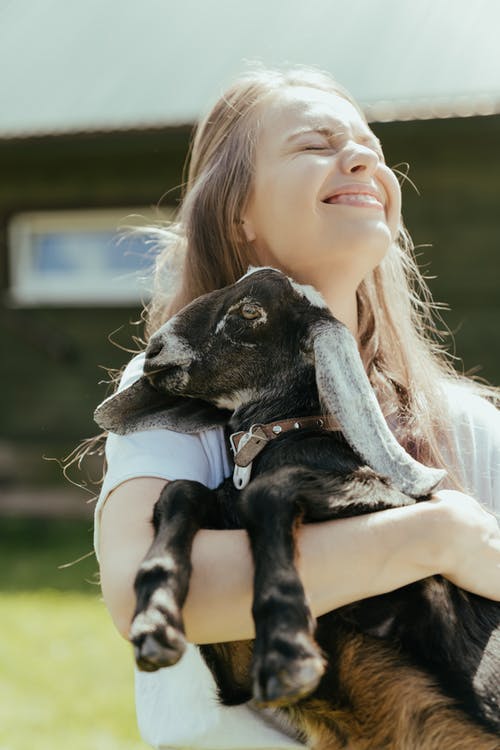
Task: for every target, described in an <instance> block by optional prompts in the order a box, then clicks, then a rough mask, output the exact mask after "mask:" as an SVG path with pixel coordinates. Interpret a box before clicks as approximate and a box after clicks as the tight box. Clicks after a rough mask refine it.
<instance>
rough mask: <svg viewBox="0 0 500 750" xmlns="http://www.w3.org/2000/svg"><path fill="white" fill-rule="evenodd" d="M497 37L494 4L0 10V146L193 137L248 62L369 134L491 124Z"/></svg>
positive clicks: (54, 5) (94, 0) (58, 4)
mask: <svg viewBox="0 0 500 750" xmlns="http://www.w3.org/2000/svg"><path fill="white" fill-rule="evenodd" d="M499 30H500V3H499V2H497V0H474V2H470V0H418V2H415V0H349V2H348V3H347V2H345V0H252V1H251V2H243V1H242V0H176V1H175V2H174V0H105V2H103V0H85V2H81V0H3V1H2V3H1V5H0V70H1V71H2V75H1V76H0V101H1V102H2V106H1V107H0V138H12V137H28V136H35V135H47V134H61V133H75V132H88V131H114V130H128V129H143V128H161V127H169V126H176V125H182V124H191V123H193V122H195V121H196V120H197V119H198V117H199V116H200V114H201V113H202V112H204V111H205V110H206V109H207V107H208V106H209V105H210V104H211V102H212V101H213V100H215V99H216V98H217V97H218V96H219V94H220V93H221V91H222V90H223V89H224V87H225V86H226V85H227V84H228V83H229V82H230V81H231V80H232V79H233V78H234V77H235V76H236V75H238V74H239V73H241V72H242V71H244V70H245V66H246V64H247V61H257V60H259V61H262V62H264V63H265V64H269V65H283V64H290V63H292V64H308V65H315V66H318V67H321V68H324V69H326V70H329V71H330V72H332V73H333V75H334V76H335V77H336V78H337V80H338V81H340V83H342V84H343V85H344V86H346V87H347V88H348V89H349V90H350V91H351V92H352V93H353V94H354V95H355V97H356V98H357V99H358V101H360V102H361V103H362V104H363V106H364V108H365V111H366V113H367V116H368V118H369V119H370V120H372V121H373V120H378V121H383V120H398V119H419V118H429V117H449V116H467V115H476V114H494V113H499V112H500V44H499V43H498V33H499Z"/></svg>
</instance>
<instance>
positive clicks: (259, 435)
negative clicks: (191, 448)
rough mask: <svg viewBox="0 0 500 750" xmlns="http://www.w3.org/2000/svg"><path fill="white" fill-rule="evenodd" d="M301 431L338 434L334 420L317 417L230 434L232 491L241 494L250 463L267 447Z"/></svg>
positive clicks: (250, 468) (287, 420) (249, 471)
mask: <svg viewBox="0 0 500 750" xmlns="http://www.w3.org/2000/svg"><path fill="white" fill-rule="evenodd" d="M302 429H317V430H318V429H319V430H329V431H331V432H341V431H342V430H341V427H340V425H339V423H338V422H337V420H336V419H335V418H334V417H330V416H319V417H298V418H296V419H281V420H278V421H276V422H267V423H266V424H253V425H252V426H251V427H250V429H249V430H247V432H233V434H232V435H230V436H229V443H230V445H231V450H232V452H233V456H234V472H233V483H234V486H235V487H236V489H238V490H242V489H243V488H244V487H246V486H247V484H248V482H249V481H250V474H251V472H252V461H253V460H254V459H255V458H256V456H258V455H259V453H260V452H261V451H262V450H264V448H265V447H266V445H267V443H269V442H270V441H271V440H274V439H275V438H277V437H279V436H280V435H282V434H283V433H285V432H289V431H291V430H294V431H295V430H302Z"/></svg>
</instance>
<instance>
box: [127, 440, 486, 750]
mask: <svg viewBox="0 0 500 750" xmlns="http://www.w3.org/2000/svg"><path fill="white" fill-rule="evenodd" d="M186 484H189V486H190V491H191V490H192V489H193V485H195V484H196V483H192V482H189V483H186V482H184V481H181V482H174V483H172V484H170V485H167V488H166V490H165V491H164V496H163V498H162V500H161V501H160V505H159V507H158V511H157V512H158V514H159V516H158V518H157V519H156V524H157V529H158V532H157V537H156V543H157V544H159V545H161V546H162V547H163V549H165V546H164V545H165V544H166V545H167V547H168V548H169V551H170V552H172V549H173V547H175V546H177V545H176V543H175V542H174V541H173V538H172V537H170V539H169V540H168V541H167V540H165V539H164V538H163V539H162V530H163V531H166V530H167V529H168V530H169V532H171V530H172V516H171V513H172V507H171V505H172V504H171V500H169V497H170V498H172V497H174V496H175V495H179V499H178V500H177V502H176V503H174V505H176V506H177V507H176V508H175V510H174V512H175V515H176V516H177V518H179V516H182V515H183V514H189V516H190V518H191V520H192V517H193V506H194V504H196V505H197V508H198V511H197V516H198V521H197V522H196V523H197V525H199V526H204V527H208V528H218V529H222V528H242V527H243V528H246V529H247V530H248V532H249V536H250V542H251V544H252V549H253V557H254V560H256V561H260V567H259V566H257V568H256V578H255V588H256V602H257V604H256V606H254V617H255V619H256V623H257V622H265V623H266V627H265V630H264V632H263V633H260V634H259V633H258V638H260V642H264V644H265V646H264V652H265V653H264V654H261V653H259V658H260V659H261V661H262V664H261V667H260V668H259V666H257V667H256V666H255V661H256V655H255V653H254V649H253V644H251V643H249V642H242V643H239V642H238V643H225V644H219V645H210V646H202V647H201V651H202V654H203V655H204V658H205V660H206V661H207V664H208V665H209V667H210V669H211V671H212V673H213V674H214V677H215V680H216V683H217V685H218V690H219V695H220V699H221V700H222V702H224V703H226V704H229V705H235V704H238V703H242V702H244V701H248V700H250V699H251V698H252V695H255V692H256V682H257V683H259V682H260V684H261V689H262V691H263V693H264V694H263V695H262V699H263V701H264V702H266V703H267V704H273V702H274V703H276V705H277V706H278V708H273V709H272V711H273V714H274V717H275V718H277V719H278V720H279V721H281V722H285V724H286V725H287V728H288V729H289V730H290V729H291V730H293V731H295V732H297V733H298V736H299V737H301V738H302V739H305V740H306V741H307V742H308V743H309V744H311V743H312V744H313V746H314V747H315V748H318V750H319V749H320V748H321V750H323V748H325V749H326V748H328V750H336V749H337V748H339V749H340V748H351V747H352V748H356V750H358V748H359V750H364V749H365V748H366V750H368V748H370V750H372V749H373V748H387V750H389V749H390V750H402V749H404V748H408V750H410V748H411V749H412V750H417V749H419V748H422V749H424V748H425V750H438V748H439V750H466V748H467V749H469V748H471V747H472V743H474V747H475V750H483V748H484V750H493V749H495V750H498V748H500V740H498V739H496V738H495V735H494V734H493V733H492V732H499V731H500V716H499V710H498V692H499V686H498V684H497V682H498V673H495V671H494V667H493V655H494V654H495V653H496V654H497V653H498V647H499V645H500V644H499V643H498V640H497V641H496V642H495V641H494V639H499V638H500V631H499V629H498V625H499V622H500V606H499V605H498V604H495V603H493V602H490V601H489V600H484V599H482V598H481V597H476V596H474V595H471V594H468V593H466V592H464V591H461V590H459V589H457V588H456V587H455V586H453V585H452V584H450V583H449V582H448V581H446V580H444V579H441V578H440V577H435V578H432V579H426V580H425V581H421V582H418V583H415V584H412V585H411V586H406V587H404V588H402V589H399V590H397V591H395V592H392V593H390V594H386V595H383V596H379V597H374V598H372V599H368V600H364V601H361V602H357V603H356V604H353V605H349V606H346V607H343V608H341V609H339V610H337V611H335V612H331V613H328V614H326V615H324V616H323V617H320V618H319V620H318V623H317V630H316V634H315V638H316V641H317V643H318V645H319V647H320V650H321V652H322V653H324V654H325V655H326V656H327V668H326V672H325V674H324V675H323V677H322V679H321V681H320V682H319V684H318V686H317V687H316V689H315V690H314V692H313V694H312V696H311V697H309V696H307V697H304V698H302V699H300V700H299V701H297V702H295V703H294V704H293V705H289V706H288V705H286V699H278V700H276V701H273V699H272V697H271V696H270V695H269V694H266V692H265V691H266V689H267V688H266V686H267V685H268V684H269V682H270V681H272V679H273V674H274V673H276V671H279V669H280V668H282V667H283V663H284V662H285V661H287V660H288V659H289V658H290V652H292V651H293V650H294V644H293V641H294V639H295V637H296V631H297V629H298V630H302V631H307V629H308V623H307V622H306V619H307V615H306V614H305V613H304V601H303V598H302V597H303V592H302V591H301V587H300V584H299V583H298V579H294V576H293V574H291V575H289V574H290V570H289V563H290V559H289V558H287V559H285V558H286V555H285V558H284V557H283V556H282V549H283V547H286V541H285V540H280V539H278V538H277V536H276V530H277V528H278V527H280V528H281V529H282V531H283V534H284V535H285V536H286V535H287V534H288V535H289V540H290V541H292V548H293V540H292V536H293V532H292V530H293V529H294V528H296V527H297V523H298V521H299V520H301V519H302V520H304V521H305V522H308V521H311V522H313V521H323V520H328V519H334V518H342V517H347V516H353V515H360V514H364V513H370V512H373V511H375V510H382V509H385V508H390V507H396V506H401V505H407V504H411V503H413V502H415V501H414V500H413V499H412V498H410V497H408V496H406V495H404V494H403V493H401V492H399V491H398V490H395V489H394V488H392V487H391V486H390V485H389V484H388V483H387V482H386V481H385V480H384V479H382V478H380V477H378V476H377V475H376V474H375V473H374V472H372V471H371V470H370V469H367V468H366V467H364V466H362V463H361V461H360V460H359V459H358V458H357V456H356V455H355V454H354V453H353V452H352V450H351V449H350V448H349V446H347V445H346V443H345V442H344V441H343V440H342V438H341V437H339V436H338V435H335V434H331V433H325V432H313V431H307V432H301V433H288V434H286V435H283V436H282V437H280V438H278V439H277V440H276V441H274V442H273V443H272V444H271V445H270V446H268V448H267V449H266V450H265V451H264V453H263V454H261V456H260V457H259V458H258V459H257V460H256V462H255V466H254V478H253V481H252V483H251V485H250V486H249V488H247V490H246V491H243V492H239V491H237V490H236V489H235V488H234V486H233V484H232V482H231V480H227V481H226V482H225V483H224V484H223V485H222V486H221V487H220V488H219V489H218V490H214V491H208V490H206V488H204V487H203V488H201V485H198V487H200V488H201V489H200V495H199V503H197V502H196V500H195V501H193V500H191V501H190V502H189V504H188V505H184V507H183V508H181V507H180V504H179V503H180V501H181V497H184V496H185V487H186ZM276 490H277V493H278V498H276ZM179 493H180V494H179ZM194 495H196V491H195V492H194ZM273 495H274V500H273ZM425 499H426V498H425V497H423V498H421V500H425ZM162 504H163V506H164V510H165V509H166V508H167V506H170V507H169V509H168V510H166V517H164V518H160V516H162V515H163V512H164V510H162ZM264 513H265V514H266V523H265V524H263V523H262V522H261V523H259V518H260V520H261V521H262V518H263V514H264ZM270 517H273V519H274V524H273V525H272V526H271V525H270V524H269V523H268V519H269V518H270ZM266 537H267V538H266ZM179 539H182V542H181V545H180V546H177V551H176V553H175V559H176V563H175V569H176V570H177V572H178V571H179V569H180V567H182V566H183V565H184V566H186V565H187V564H188V561H187V559H186V557H187V554H188V551H189V547H190V545H189V544H187V545H186V539H185V537H184V536H183V535H182V534H181V535H180V537H179ZM282 541H283V544H282ZM270 555H271V557H270ZM274 555H277V556H278V557H277V559H272V558H273V557H274ZM153 557H154V558H155V559H156V560H158V557H157V552H155V553H154V555H153ZM266 567H267V571H266V581H261V580H259V576H261V575H262V574H263V569H264V568H266ZM284 570H287V575H285V578H284V579H282V581H281V583H282V585H281V586H280V585H279V583H278V585H274V584H273V585H271V584H270V583H269V582H270V581H271V580H273V579H274V581H276V580H277V581H279V579H280V575H281V576H282V575H283V571H284ZM158 573H159V571H158V568H157V567H156V568H155V574H154V578H155V586H157V584H158V578H157V576H158ZM148 575H151V571H149V573H148ZM147 581H148V576H147V575H146V576H145V577H143V578H142V579H141V581H140V583H139V587H138V591H140V592H141V593H142V595H143V597H144V599H143V602H141V603H140V604H139V607H138V609H139V611H144V605H145V603H146V601H150V600H151V598H150V593H151V592H150V591H148V588H149V587H148V583H147ZM273 586H274V588H273ZM262 589H263V590H264V594H263V602H262V604H261V606H259V604H258V601H259V596H258V592H259V590H262ZM153 598H154V597H153ZM146 608H147V605H146ZM297 612H298V613H299V614H298V616H297ZM294 618H295V621H294ZM290 619H291V620H292V623H293V624H292V627H291V629H290V632H289V633H288V632H287V631H286V629H285V631H284V630H283V629H282V628H281V623H282V622H283V621H285V622H288V623H289V622H290ZM269 622H274V623H275V624H274V625H273V626H271V628H270V629H269V628H268V627H267V624H269ZM472 634H473V637H472ZM261 650H262V649H261ZM273 652H274V653H273ZM307 657H308V658H306V662H307V661H309V660H310V659H311V658H313V657H312V656H311V655H309V654H308V655H307ZM489 659H491V664H492V671H491V674H489V672H488V660H489ZM252 662H253V664H254V667H253V674H252ZM259 669H260V675H259ZM287 679H288V678H287ZM289 679H290V682H291V684H292V689H294V688H295V684H294V675H293V674H291V676H290V678H289ZM494 680H496V681H497V682H496V683H495V682H494ZM271 690H272V689H271ZM267 710H269V709H267ZM467 715H468V716H469V717H474V719H475V721H477V722H478V723H477V724H476V723H475V722H474V721H472V720H471V718H468V716H467ZM481 724H482V725H483V727H484V728H481ZM488 729H489V730H490V731H488Z"/></svg>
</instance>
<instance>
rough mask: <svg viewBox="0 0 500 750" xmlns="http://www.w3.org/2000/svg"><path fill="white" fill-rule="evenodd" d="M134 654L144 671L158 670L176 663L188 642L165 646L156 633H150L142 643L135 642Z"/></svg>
mask: <svg viewBox="0 0 500 750" xmlns="http://www.w3.org/2000/svg"><path fill="white" fill-rule="evenodd" d="M133 645H134V656H135V662H136V664H137V667H138V669H140V670H141V671H142V672H156V670H157V669H162V668H163V667H171V666H173V665H174V664H176V663H177V662H178V661H179V659H180V658H181V656H182V654H183V653H184V650H185V647H186V642H185V640H184V643H183V645H182V646H181V645H180V644H179V643H177V644H176V645H175V646H170V645H169V646H165V645H163V644H162V643H159V642H158V641H157V639H156V638H155V637H154V635H152V634H149V635H147V636H146V637H145V638H144V639H142V642H141V643H140V644H137V643H134V644H133Z"/></svg>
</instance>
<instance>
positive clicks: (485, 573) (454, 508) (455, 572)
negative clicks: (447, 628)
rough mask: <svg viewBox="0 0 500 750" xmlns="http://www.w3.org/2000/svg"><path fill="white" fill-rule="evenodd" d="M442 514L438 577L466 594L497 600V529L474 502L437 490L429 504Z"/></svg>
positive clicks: (499, 539)
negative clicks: (443, 523) (443, 521)
mask: <svg viewBox="0 0 500 750" xmlns="http://www.w3.org/2000/svg"><path fill="white" fill-rule="evenodd" d="M430 502H431V503H434V504H435V505H436V507H437V508H438V509H439V510H441V512H442V513H443V514H444V519H445V523H446V527H445V528H446V532H448V533H449V535H448V533H445V534H443V544H444V545H445V546H444V549H443V558H442V559H443V570H442V571H441V572H442V575H444V576H445V577H446V578H448V579H449V580H450V581H452V582H453V583H455V584H456V585H457V586H460V587H461V588H463V589H466V590H467V591H471V592H473V593H475V594H480V595H481V596H484V597H486V598H488V599H494V600H495V601H500V527H499V525H498V522H497V520H496V518H495V516H493V515H492V514H491V513H489V512H488V511H487V510H485V509H484V508H483V507H482V506H481V505H480V504H479V503H478V502H477V501H476V500H474V499H473V498H472V497H469V496H468V495H464V494H463V493H462V492H457V491H455V490H441V491H439V492H436V493H435V497H434V499H433V500H431V501H430Z"/></svg>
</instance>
